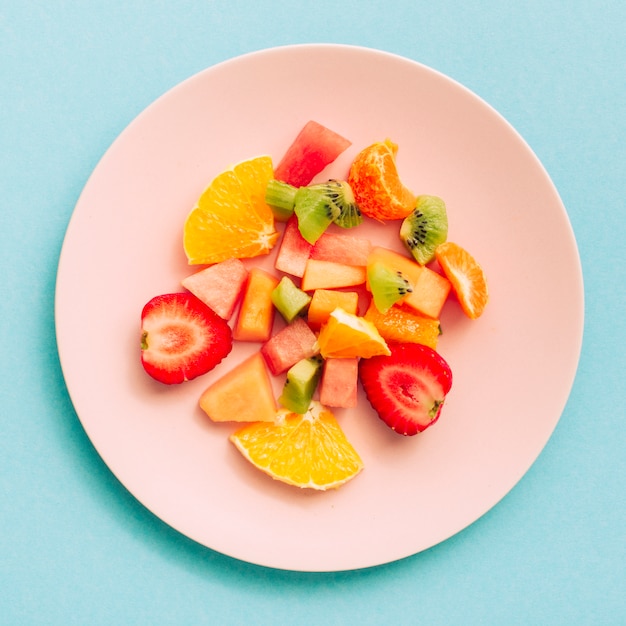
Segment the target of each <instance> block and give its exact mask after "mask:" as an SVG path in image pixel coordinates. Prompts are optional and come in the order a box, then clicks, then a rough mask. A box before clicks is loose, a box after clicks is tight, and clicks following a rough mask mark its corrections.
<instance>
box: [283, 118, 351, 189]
mask: <svg viewBox="0 0 626 626" xmlns="http://www.w3.org/2000/svg"><path fill="white" fill-rule="evenodd" d="M351 145H352V142H351V141H349V140H348V139H346V138H345V137H342V136H341V135H339V134H337V133H336V132H334V131H332V130H330V129H329V128H326V127H325V126H323V125H322V124H319V123H318V122H315V121H313V120H310V121H309V122H307V123H306V124H305V125H304V127H303V128H302V130H301V131H300V132H299V133H298V136H297V137H296V138H295V139H294V141H293V143H292V144H291V145H290V146H289V148H288V149H287V152H286V153H285V155H284V156H283V158H282V159H281V160H280V162H279V163H278V165H277V166H276V168H275V169H274V178H276V179H277V180H280V181H282V182H284V183H288V184H290V185H293V186H294V187H302V186H304V185H308V184H309V183H310V182H311V181H312V180H313V178H314V177H315V176H316V175H317V174H319V173H320V172H321V171H322V170H323V169H324V168H325V167H326V166H327V165H328V164H329V163H332V162H333V161H334V160H335V159H336V158H337V157H338V156H339V155H340V154H341V153H342V152H344V150H346V149H347V148H348V147H349V146H351Z"/></svg>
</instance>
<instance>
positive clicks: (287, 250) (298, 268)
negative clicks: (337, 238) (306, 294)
mask: <svg viewBox="0 0 626 626" xmlns="http://www.w3.org/2000/svg"><path fill="white" fill-rule="evenodd" d="M312 248H313V246H312V245H311V244H310V243H309V242H308V241H307V240H306V239H305V238H304V237H303V236H302V235H301V234H300V229H299V228H298V218H297V217H295V216H293V217H291V218H290V219H289V220H288V221H287V223H286V224H285V230H284V232H283V237H282V239H281V242H280V248H279V249H278V254H277V255H276V261H275V262H274V267H275V268H276V269H277V270H279V271H281V272H285V273H287V274H291V275H292V276H298V277H299V278H302V275H303V274H304V269H305V267H306V262H307V261H308V259H309V256H310V255H311V249H312Z"/></svg>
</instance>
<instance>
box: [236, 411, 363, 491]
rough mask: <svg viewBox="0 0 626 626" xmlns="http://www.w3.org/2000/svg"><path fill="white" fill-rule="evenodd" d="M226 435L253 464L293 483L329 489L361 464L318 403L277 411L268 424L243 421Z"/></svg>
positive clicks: (343, 435)
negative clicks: (301, 409)
mask: <svg viewBox="0 0 626 626" xmlns="http://www.w3.org/2000/svg"><path fill="white" fill-rule="evenodd" d="M230 440H231V442H232V443H233V444H234V445H235V446H236V447H237V449H238V450H239V451H240V452H241V454H242V455H243V456H244V457H245V458H246V459H248V461H250V463H252V465H254V466H255V467H256V468H258V469H259V470H261V471H262V472H265V473H266V474H268V475H269V476H271V477H272V478H274V479H275V480H279V481H281V482H284V483H287V484H289V485H294V486H296V487H301V488H308V489H317V490H320V491H325V490H327V489H334V488H337V487H340V486H341V485H343V484H345V483H346V482H348V481H349V480H350V479H352V478H354V477H355V476H356V475H357V474H358V473H359V472H360V471H361V470H362V469H363V461H362V460H361V458H360V457H359V455H358V453H357V451H356V450H355V449H354V447H353V446H352V444H350V442H349V441H348V439H347V438H346V435H345V433H344V432H343V430H342V429H341V427H340V426H339V423H338V422H337V420H336V418H335V416H334V415H333V414H332V413H331V411H330V410H328V409H327V408H325V407H324V406H323V405H321V404H320V403H319V402H313V403H312V404H311V406H310V408H309V410H308V411H307V412H306V413H305V414H298V413H291V412H289V411H281V412H279V413H278V415H277V417H276V421H275V422H274V423H272V424H264V423H256V424H249V425H247V426H244V427H243V428H241V429H239V430H238V431H236V432H235V433H233V434H232V435H231V437H230Z"/></svg>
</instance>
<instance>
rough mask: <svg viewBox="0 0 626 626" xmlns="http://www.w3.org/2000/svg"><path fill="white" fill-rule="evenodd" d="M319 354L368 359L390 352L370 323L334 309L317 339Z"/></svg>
mask: <svg viewBox="0 0 626 626" xmlns="http://www.w3.org/2000/svg"><path fill="white" fill-rule="evenodd" d="M317 343H318V345H319V349H320V354H321V355H322V356H323V357H324V358H325V359H329V358H355V357H362V358H365V359H367V358H369V357H372V356H376V355H378V354H386V355H389V354H391V353H390V351H389V347H388V346H387V343H386V342H385V340H384V339H383V338H382V337H381V336H380V333H379V332H378V330H377V329H376V326H374V324H372V322H370V321H368V320H366V319H364V318H363V317H359V316H357V315H353V314H352V313H347V312H346V311H344V310H343V309H341V308H337V309H335V310H334V311H333V312H332V313H331V314H330V316H329V317H328V321H327V322H326V323H325V324H324V325H323V326H322V328H321V330H320V334H319V337H318V338H317Z"/></svg>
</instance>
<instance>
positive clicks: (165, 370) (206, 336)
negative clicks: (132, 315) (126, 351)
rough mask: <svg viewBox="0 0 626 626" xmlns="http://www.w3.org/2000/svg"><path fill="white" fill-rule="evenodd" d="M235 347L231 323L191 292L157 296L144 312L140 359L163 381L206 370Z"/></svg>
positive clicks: (151, 372) (182, 380)
mask: <svg viewBox="0 0 626 626" xmlns="http://www.w3.org/2000/svg"><path fill="white" fill-rule="evenodd" d="M232 347H233V339H232V334H231V330H230V326H229V325H228V324H227V323H226V321H225V320H223V319H222V318H221V317H220V316H219V315H218V314H217V313H215V311H213V309H211V308H209V307H208V306H207V305H206V304H204V302H202V301H201V300H200V299H198V298H197V297H196V296H194V295H193V294H191V293H170V294H165V295H162V296H156V297H154V298H152V300H150V302H148V303H147V304H146V305H145V306H144V308H143V311H142V312H141V363H142V365H143V367H144V369H145V370H146V372H148V374H150V376H152V378H155V379H156V380H158V381H160V382H162V383H166V384H168V385H172V384H175V383H182V382H184V381H186V380H191V379H192V378H196V376H200V375H202V374H206V373H207V372H208V371H210V370H212V369H213V368H214V367H215V366H216V365H217V364H218V363H219V362H220V361H221V360H222V359H223V358H224V357H225V356H226V355H227V354H228V353H229V352H230V351H231V349H232Z"/></svg>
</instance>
